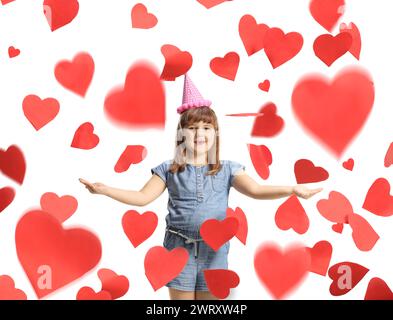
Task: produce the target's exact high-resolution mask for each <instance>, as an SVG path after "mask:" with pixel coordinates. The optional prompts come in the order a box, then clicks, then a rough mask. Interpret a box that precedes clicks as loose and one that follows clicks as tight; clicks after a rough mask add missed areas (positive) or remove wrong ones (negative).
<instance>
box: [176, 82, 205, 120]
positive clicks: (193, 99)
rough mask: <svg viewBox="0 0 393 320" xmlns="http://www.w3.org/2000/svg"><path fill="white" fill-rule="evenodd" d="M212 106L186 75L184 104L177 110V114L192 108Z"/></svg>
mask: <svg viewBox="0 0 393 320" xmlns="http://www.w3.org/2000/svg"><path fill="white" fill-rule="evenodd" d="M211 104H212V102H211V101H210V100H206V99H204V98H203V97H202V95H201V94H200V92H199V91H198V89H197V87H196V86H195V85H194V84H193V82H192V81H191V79H190V77H189V76H188V75H187V74H185V75H184V88H183V104H182V105H181V106H180V107H179V108H177V113H183V112H184V111H186V110H188V109H191V108H199V107H209V106H210V105H211Z"/></svg>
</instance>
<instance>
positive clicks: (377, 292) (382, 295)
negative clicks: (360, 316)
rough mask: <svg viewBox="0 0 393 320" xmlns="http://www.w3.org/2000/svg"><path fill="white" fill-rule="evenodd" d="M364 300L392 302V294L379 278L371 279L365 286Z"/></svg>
mask: <svg viewBox="0 0 393 320" xmlns="http://www.w3.org/2000/svg"><path fill="white" fill-rule="evenodd" d="M364 300H393V292H392V290H390V288H389V286H388V285H387V284H386V282H385V281H383V280H382V279H380V278H372V279H371V280H370V282H369V283H368V286H367V291H366V295H365V296H364Z"/></svg>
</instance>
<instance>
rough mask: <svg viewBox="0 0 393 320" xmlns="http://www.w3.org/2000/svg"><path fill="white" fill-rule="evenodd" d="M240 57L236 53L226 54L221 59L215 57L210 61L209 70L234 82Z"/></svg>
mask: <svg viewBox="0 0 393 320" xmlns="http://www.w3.org/2000/svg"><path fill="white" fill-rule="evenodd" d="M239 63H240V57H239V55H238V54H237V53H236V52H233V51H232V52H228V53H227V54H226V55H225V56H224V57H223V58H221V57H216V58H213V59H212V60H211V61H210V69H211V70H212V71H213V72H214V73H215V74H216V75H218V76H220V77H222V78H225V79H228V80H232V81H233V80H235V78H236V73H237V69H238V68H239Z"/></svg>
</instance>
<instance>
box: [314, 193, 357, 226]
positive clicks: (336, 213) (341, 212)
mask: <svg viewBox="0 0 393 320" xmlns="http://www.w3.org/2000/svg"><path fill="white" fill-rule="evenodd" d="M317 208H318V211H319V213H320V214H321V215H322V216H323V217H324V218H326V219H327V220H329V221H331V222H335V223H348V216H349V215H351V214H352V213H353V208H352V205H351V203H350V202H349V200H348V199H347V198H346V197H345V196H344V195H343V194H341V193H340V192H337V191H331V192H330V193H329V199H321V200H319V201H318V202H317Z"/></svg>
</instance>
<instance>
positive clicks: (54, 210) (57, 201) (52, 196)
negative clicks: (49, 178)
mask: <svg viewBox="0 0 393 320" xmlns="http://www.w3.org/2000/svg"><path fill="white" fill-rule="evenodd" d="M40 204H41V208H42V210H43V211H45V212H48V213H50V214H51V215H52V216H54V217H55V218H56V219H58V220H59V222H60V223H63V222H64V221H66V220H67V219H68V218H70V217H71V216H72V215H73V214H74V213H75V211H76V209H77V208H78V200H76V199H75V198H74V197H73V196H62V197H59V196H58V195H57V194H56V193H53V192H46V193H44V194H43V195H42V196H41V200H40Z"/></svg>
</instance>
